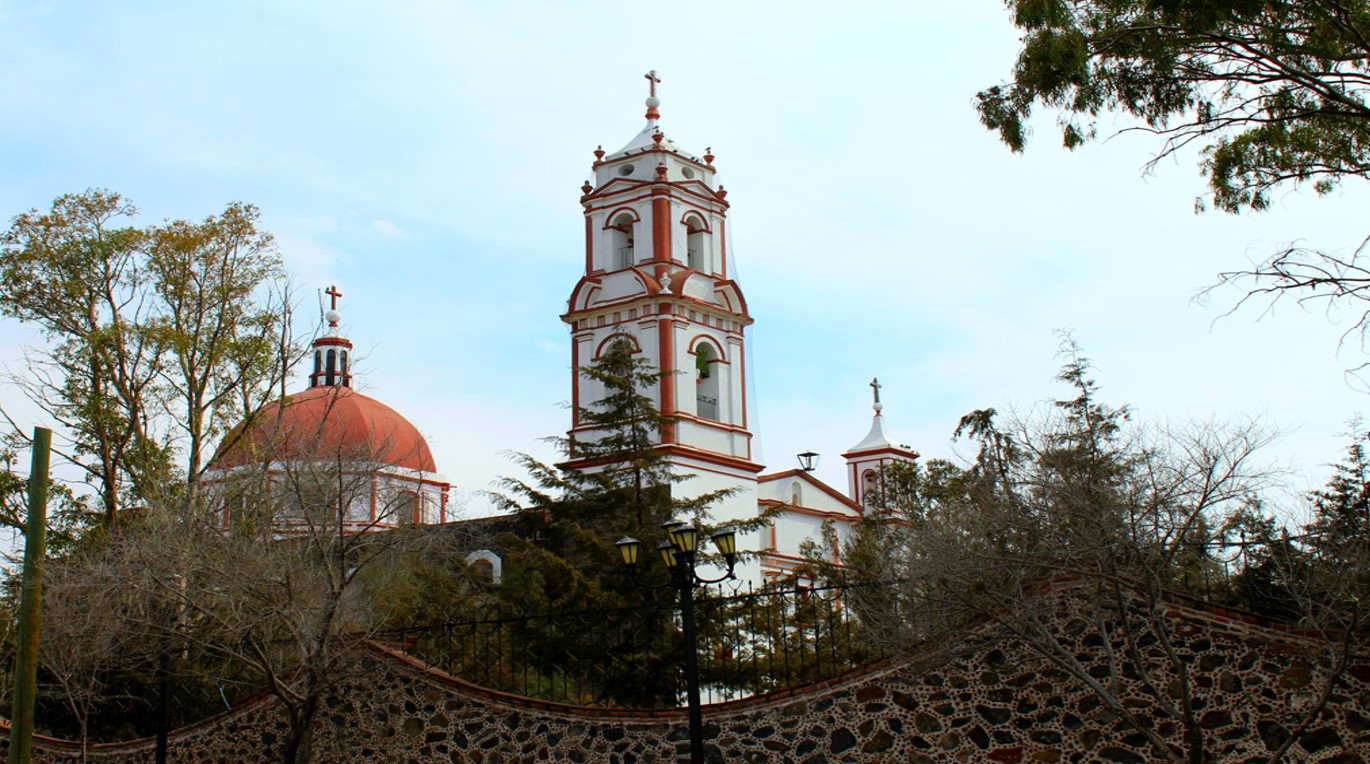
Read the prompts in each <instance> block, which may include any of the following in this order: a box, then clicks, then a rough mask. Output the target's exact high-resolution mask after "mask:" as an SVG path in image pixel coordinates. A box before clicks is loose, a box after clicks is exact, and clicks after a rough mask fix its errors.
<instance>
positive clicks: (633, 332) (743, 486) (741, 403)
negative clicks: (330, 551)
mask: <svg viewBox="0 0 1370 764" xmlns="http://www.w3.org/2000/svg"><path fill="white" fill-rule="evenodd" d="M647 79H648V81H649V83H650V94H649V97H648V98H647V101H646V106H647V111H646V120H647V122H646V125H645V126H644V127H643V128H642V129H641V130H640V131H639V132H638V133H637V134H636V135H635V136H633V138H632V139H631V140H629V141H628V143H627V144H626V145H624V146H623V147H622V148H620V149H618V150H617V151H614V152H612V153H610V152H606V151H604V149H603V147H600V148H598V149H596V151H595V152H594V156H595V161H594V163H593V164H592V165H591V172H592V173H593V175H592V177H593V180H587V181H586V182H585V184H584V186H582V188H581V196H580V205H581V208H582V213H583V215H584V218H585V240H584V270H583V273H582V274H581V276H580V278H579V279H578V280H577V282H576V284H575V285H574V287H573V288H572V290H571V295H570V299H569V300H568V302H567V309H566V311H565V313H563V314H562V315H561V320H562V321H563V322H564V323H565V324H566V325H567V327H568V329H569V334H570V356H571V366H572V373H571V378H570V380H569V382H570V388H571V399H570V400H571V406H570V410H571V412H572V421H571V423H570V428H569V430H568V442H569V443H570V447H571V453H570V454H569V458H568V460H567V461H566V462H564V463H563V464H562V465H561V466H563V467H564V468H569V469H593V468H594V467H595V466H596V465H595V464H594V463H593V462H592V461H591V460H589V459H588V458H585V457H584V456H582V455H578V454H577V453H576V444H577V443H585V442H586V441H587V440H593V439H594V438H595V437H596V433H595V431H594V428H593V427H592V426H591V425H590V424H589V423H586V422H582V421H580V420H579V418H578V416H577V412H579V411H581V410H584V409H587V408H591V407H593V406H594V404H595V403H596V402H597V401H599V400H600V399H601V398H603V397H604V395H605V390H604V389H603V386H602V385H601V384H599V383H597V382H596V381H594V380H593V379H589V378H587V377H586V375H584V374H583V370H584V369H585V368H586V367H587V366H588V365H590V364H593V363H594V362H595V361H596V360H597V359H598V358H600V357H601V356H602V355H603V354H604V352H605V351H606V350H607V349H608V348H609V347H610V346H611V345H613V344H615V343H627V344H628V345H629V346H630V347H631V349H632V351H633V352H634V354H636V355H638V356H639V357H641V358H642V359H644V360H646V361H647V362H648V364H649V365H650V366H651V368H653V369H655V370H657V371H659V372H660V374H659V377H658V380H657V382H656V389H654V390H646V391H644V392H645V393H646V394H648V395H649V396H650V397H651V399H652V400H653V401H654V402H655V404H656V405H657V406H658V409H659V410H660V411H661V412H662V413H663V414H665V415H666V416H667V417H669V418H670V419H671V420H672V424H671V425H670V426H669V427H666V428H663V431H662V432H661V433H659V440H660V442H659V448H660V450H661V451H662V453H664V454H665V456H666V459H667V461H668V463H669V465H670V468H671V469H672V470H673V471H674V472H675V473H676V474H679V475H685V476H689V479H688V480H686V481H683V482H680V483H677V484H675V485H673V486H672V490H673V491H676V492H685V495H684V496H682V498H688V497H689V496H697V495H700V494H703V493H710V492H714V491H719V490H724V489H727V490H730V491H731V493H730V494H729V495H728V496H727V497H726V498H724V499H722V500H720V501H719V502H718V503H716V504H714V505H712V506H711V508H710V513H711V520H712V521H713V522H714V523H716V524H724V523H727V522H729V521H744V520H754V519H756V518H757V517H758V516H760V515H762V514H765V515H767V516H769V517H770V520H769V522H768V523H767V524H766V525H765V526H764V527H762V528H761V529H760V530H758V531H757V532H756V533H754V534H752V535H750V537H746V536H743V537H739V538H738V540H737V546H738V549H739V550H740V551H743V552H755V553H757V554H756V555H754V560H753V561H752V562H749V563H745V564H744V565H743V566H742V568H741V569H740V570H739V574H740V575H741V577H743V578H744V579H750V580H752V581H753V582H760V581H763V580H765V579H768V578H776V577H784V576H787V575H790V574H791V573H792V572H793V571H794V570H795V569H796V568H797V567H799V566H800V565H801V564H803V562H804V561H805V559H804V557H803V554H802V547H803V546H804V544H805V543H806V542H812V543H814V544H818V545H819V546H818V548H819V549H820V552H821V553H822V554H823V555H824V556H825V557H830V558H831V559H832V560H833V561H836V559H837V553H838V549H839V548H840V545H841V543H842V542H843V541H844V540H846V539H847V538H848V537H849V534H850V530H851V529H852V527H854V526H855V524H856V523H857V522H859V521H860V520H861V518H862V517H863V516H864V513H865V508H866V507H867V506H868V504H869V503H870V502H871V501H872V500H873V499H875V498H878V493H879V491H880V490H881V470H882V468H884V467H886V466H888V465H890V464H892V463H896V462H912V461H913V460H915V459H917V458H918V454H917V452H915V451H913V450H912V449H910V448H908V447H907V446H901V445H898V444H896V443H895V442H894V441H893V440H892V438H891V437H890V436H889V435H888V433H887V432H886V428H885V421H884V417H883V412H882V406H881V403H880V393H879V383H878V382H874V381H873V382H872V383H871V384H872V388H873V390H874V417H873V419H872V423H871V425H870V429H869V431H868V433H867V435H866V437H865V438H863V439H862V440H861V441H859V442H858V443H857V444H856V445H854V446H853V447H852V448H850V449H849V450H848V451H847V452H846V453H844V454H843V455H842V456H843V458H844V459H845V460H846V468H847V477H848V481H847V483H848V485H847V486H846V489H845V490H840V489H838V488H835V487H833V486H829V485H827V484H825V483H824V482H822V481H821V480H819V479H817V478H816V477H815V476H814V475H813V474H812V473H811V472H810V471H809V468H810V466H809V465H806V466H805V468H800V469H786V470H780V471H771V472H767V471H766V469H765V467H764V465H762V464H760V463H759V462H758V461H757V460H756V458H755V454H754V450H753V435H754V433H753V432H752V429H751V428H752V426H753V425H752V422H753V421H755V420H754V418H753V417H752V416H750V413H751V411H752V405H753V402H752V401H750V400H749V398H748V384H747V374H748V363H747V342H748V337H747V328H748V327H749V326H751V325H752V322H753V318H752V316H751V313H750V312H749V310H748V307H747V301H746V298H745V297H744V295H743V292H742V288H741V286H740V285H739V284H738V283H737V282H736V281H735V280H734V278H733V275H732V274H733V267H732V266H733V257H734V254H733V253H732V252H730V251H729V249H728V236H727V232H728V225H729V218H728V213H729V209H730V205H729V202H728V200H727V197H728V192H727V190H726V189H725V188H724V187H723V186H722V185H721V184H720V183H718V178H717V175H718V168H717V167H716V166H715V164H714V159H715V157H714V156H713V153H712V150H711V149H705V150H704V153H703V154H700V155H696V154H694V153H691V152H689V151H687V150H685V149H684V148H682V147H680V146H677V145H676V144H675V143H674V142H673V141H672V140H670V139H669V138H668V137H667V136H666V134H665V132H664V131H663V130H662V127H661V114H660V100H659V99H658V97H657V94H656V87H657V84H658V83H659V82H660V80H659V79H658V78H657V77H656V73H655V72H652V73H650V74H648V75H647ZM327 294H329V295H330V296H331V297H332V300H333V303H332V306H331V308H330V310H328V311H327V312H326V313H325V314H324V318H325V320H327V321H328V324H329V328H328V330H327V331H326V332H325V333H324V334H323V335H322V336H321V337H319V338H318V339H316V340H315V341H314V348H313V355H312V371H311V373H310V375H309V387H308V389H306V390H304V391H303V392H301V393H298V394H295V395H291V396H287V397H286V398H284V399H282V400H281V401H278V402H276V403H273V404H271V405H270V406H268V407H266V408H264V409H263V410H262V411H260V412H258V415H257V416H255V417H254V418H253V420H252V421H251V422H250V423H245V424H244V425H242V426H240V427H239V428H238V429H237V430H235V431H234V432H233V433H230V436H229V437H228V438H227V439H226V441H225V445H224V446H221V448H220V452H219V453H218V454H217V455H216V456H215V459H214V461H213V463H212V469H211V471H210V476H209V478H210V481H211V482H220V483H223V482H225V481H227V480H228V479H229V478H230V477H231V476H232V475H233V474H234V473H235V472H238V471H242V470H245V469H247V468H249V467H256V468H262V467H264V468H265V470H266V473H267V474H268V475H270V474H271V473H272V472H273V470H274V471H275V472H276V473H279V474H285V473H287V472H288V471H289V468H291V467H292V466H295V465H298V464H300V463H303V462H309V461H311V460H315V461H318V460H324V461H327V460H329V459H333V460H335V461H336V459H337V457H338V456H339V455H340V454H348V455H351V456H353V457H354V458H356V459H358V460H360V461H359V463H360V462H365V464H366V466H367V469H369V470H370V471H371V472H372V473H374V478H373V483H374V485H372V486H371V487H370V488H369V489H368V490H364V491H362V492H360V494H359V495H358V496H356V497H353V498H352V499H350V500H348V501H347V502H346V504H347V506H346V507H345V508H343V509H341V510H340V511H342V512H343V514H344V519H345V521H346V525H347V528H348V529H349V530H350V531H352V532H364V531H370V530H384V529H387V528H393V527H396V526H398V525H401V524H406V523H423V524H444V523H448V522H454V521H459V520H458V519H457V518H453V517H449V515H448V497H449V492H450V490H451V485H450V484H449V483H448V482H447V481H446V480H445V479H444V478H443V477H442V475H441V474H439V473H438V471H437V465H436V464H435V463H434V460H433V457H432V454H431V453H430V451H429V448H428V444H427V442H426V441H425V440H424V438H423V436H422V435H421V434H419V431H418V430H417V428H415V427H414V426H413V424H412V423H410V422H409V421H408V420H407V419H405V418H404V417H403V416H402V415H400V414H399V413H398V412H395V411H394V410H393V409H391V408H389V407H388V406H386V405H385V404H383V403H381V402H380V401H377V400H375V399H373V398H370V397H368V396H365V395H362V394H361V393H358V392H356V391H355V390H353V389H352V388H351V379H352V375H351V370H350V368H349V356H350V354H351V350H352V344H351V342H350V341H348V340H347V339H346V338H345V337H343V336H342V335H341V333H340V332H339V330H338V323H339V320H340V314H339V313H338V311H337V298H338V297H339V296H340V294H339V293H338V292H337V290H336V289H334V288H332V287H330V288H329V290H328V292H327ZM231 523H232V508H231V507H226V508H225V510H224V525H225V527H226V528H227V527H229V526H230V525H231ZM277 523H278V525H279V526H280V528H279V532H280V533H282V534H289V533H290V532H291V529H290V527H289V518H288V517H284V516H278V518H277ZM481 554H485V555H486V557H482V558H481V559H483V560H485V561H486V562H488V563H490V564H492V565H495V566H496V567H498V559H494V560H493V561H492V560H489V559H487V557H488V556H489V555H493V553H491V552H488V550H486V551H483V552H482V553H481ZM494 577H495V578H498V574H497V573H496V575H495V576H494Z"/></svg>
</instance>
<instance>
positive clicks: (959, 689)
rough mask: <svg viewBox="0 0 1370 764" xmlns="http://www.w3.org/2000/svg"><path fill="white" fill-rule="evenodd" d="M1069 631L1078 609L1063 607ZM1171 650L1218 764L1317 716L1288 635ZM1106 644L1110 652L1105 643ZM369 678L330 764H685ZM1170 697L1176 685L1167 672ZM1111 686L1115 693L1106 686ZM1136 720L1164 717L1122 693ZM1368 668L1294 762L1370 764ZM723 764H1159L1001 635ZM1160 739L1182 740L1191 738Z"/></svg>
mask: <svg viewBox="0 0 1370 764" xmlns="http://www.w3.org/2000/svg"><path fill="white" fill-rule="evenodd" d="M1056 597H1058V598H1059V599H1057V600H1056V613H1057V614H1059V615H1061V617H1062V619H1064V618H1065V617H1067V616H1068V615H1069V610H1070V599H1069V596H1068V595H1066V596H1062V595H1060V594H1059V593H1058V594H1057V595H1056ZM1171 624H1172V627H1173V629H1172V633H1173V635H1174V638H1175V643H1176V645H1177V646H1178V649H1179V651H1180V653H1181V654H1183V655H1185V656H1186V659H1187V660H1189V661H1190V663H1191V665H1192V666H1193V667H1194V684H1195V691H1194V692H1193V693H1191V696H1192V697H1194V698H1195V703H1196V710H1197V712H1198V714H1199V718H1200V719H1201V723H1202V727H1203V728H1204V730H1205V734H1206V736H1207V737H1208V739H1209V741H1210V750H1212V751H1213V752H1214V753H1215V754H1216V761H1218V762H1256V761H1265V760H1266V757H1268V755H1269V751H1270V750H1271V749H1272V748H1274V747H1276V746H1278V745H1279V744H1280V743H1281V742H1283V741H1284V740H1286V739H1288V738H1289V736H1290V734H1291V729H1290V727H1291V726H1292V724H1293V723H1294V722H1295V721H1296V720H1297V719H1298V718H1299V717H1300V716H1301V715H1302V714H1301V711H1300V709H1303V708H1307V707H1308V706H1307V705H1306V704H1308V703H1310V702H1313V701H1314V700H1315V698H1316V693H1317V691H1318V688H1319V687H1320V686H1321V685H1320V681H1319V679H1320V672H1319V669H1318V668H1317V667H1316V664H1315V662H1314V661H1312V660H1310V659H1309V658H1308V657H1307V656H1308V655H1311V653H1309V650H1314V649H1315V648H1316V643H1314V642H1310V641H1308V640H1306V639H1304V638H1303V637H1301V636H1300V635H1299V634H1297V633H1294V632H1292V631H1290V630H1288V629H1278V628H1274V627H1269V626H1263V625H1260V624H1258V623H1255V622H1254V621H1253V620H1251V619H1248V618H1243V617H1240V616H1237V615H1236V614H1232V613H1224V612H1221V611H1212V610H1201V609H1195V608H1191V607H1185V606H1179V605H1177V606H1176V607H1175V608H1174V609H1173V610H1172V611H1171ZM1096 641H1097V640H1096ZM1071 648H1072V649H1073V650H1075V651H1076V652H1075V655H1076V656H1077V657H1081V658H1082V659H1083V660H1084V661H1085V662H1086V664H1087V665H1090V666H1092V667H1094V668H1096V669H1097V668H1099V667H1100V666H1102V665H1103V662H1104V661H1105V660H1106V657H1105V652H1104V651H1103V650H1101V649H1098V648H1099V646H1098V645H1097V644H1092V640H1091V637H1090V636H1089V635H1088V634H1082V635H1081V636H1080V637H1079V639H1078V642H1077V643H1075V644H1072V645H1071ZM363 662H364V666H363V668H364V669H365V671H363V672H360V673H359V674H358V675H357V678H356V679H354V680H351V681H348V682H344V683H342V684H340V685H339V686H337V687H335V688H334V690H333V691H332V693H331V694H330V696H329V697H328V699H327V701H326V702H325V704H324V707H323V711H322V712H321V714H320V717H319V723H318V734H317V736H316V738H315V751H316V754H317V756H316V761H318V762H330V763H331V764H351V763H352V762H357V763H358V764H360V763H361V762H377V761H384V762H415V763H422V764H429V763H433V764H436V763H437V762H443V763H453V762H459V763H466V762H470V763H473V764H474V763H476V762H479V763H481V764H489V763H492V762H541V761H550V762H585V763H587V764H588V763H590V762H596V763H598V762H609V763H612V764H648V763H650V762H675V761H679V760H681V756H682V755H683V754H684V752H685V750H686V745H687V744H686V740H685V734H686V733H685V717H684V714H683V712H681V711H678V710H671V711H632V710H605V709H589V708H578V707H572V706H562V705H557V704H550V703H543V702H538V701H532V700H528V699H522V698H516V697H512V696H507V695H502V694H499V693H493V692H490V691H486V690H482V689H480V688H476V687H472V686H470V685H467V684H464V683H462V682H460V681H457V680H454V679H452V678H450V677H447V676H445V675H442V674H440V673H439V672H436V671H433V670H431V669H428V668H427V667H425V666H424V665H422V664H421V663H419V662H417V661H415V660H413V659H411V658H409V657H407V656H404V655H401V654H398V653H394V652H391V651H389V650H386V649H384V648H380V647H375V648H373V650H372V651H371V653H370V654H368V655H367V656H366V657H365V658H364V659H363ZM1157 672H1158V675H1159V676H1160V677H1161V678H1162V680H1163V681H1165V682H1170V681H1173V679H1174V677H1173V676H1170V675H1169V674H1167V673H1166V672H1165V671H1164V670H1163V669H1161V668H1158V670H1157ZM1098 673H1099V675H1100V676H1104V673H1103V671H1102V670H1100V671H1099V672H1098ZM1121 695H1122V697H1123V698H1124V703H1125V705H1126V706H1127V707H1128V708H1130V709H1136V710H1137V711H1138V712H1139V714H1141V715H1145V716H1150V715H1148V714H1147V713H1146V709H1147V708H1149V707H1150V704H1151V703H1152V702H1153V701H1152V700H1151V699H1150V698H1149V697H1148V695H1147V692H1146V691H1145V688H1144V687H1143V686H1142V685H1141V683H1140V682H1138V681H1130V682H1125V683H1124V685H1123V688H1122V692H1121ZM1367 707H1370V662H1361V663H1359V664H1357V665H1355V666H1354V668H1353V669H1352V671H1350V672H1349V674H1348V675H1347V676H1346V677H1345V678H1344V680H1343V681H1342V682H1341V683H1339V684H1338V685H1337V686H1336V687H1335V692H1334V693H1333V694H1332V696H1331V701H1330V703H1329V704H1328V707H1327V709H1326V711H1325V712H1324V713H1323V714H1322V715H1321V716H1320V717H1319V718H1318V719H1317V720H1316V721H1315V723H1313V724H1312V725H1311V726H1310V727H1309V728H1308V729H1307V730H1305V731H1304V732H1303V733H1302V734H1300V735H1299V736H1298V740H1297V742H1296V743H1295V744H1294V746H1293V748H1292V749H1291V751H1290V753H1289V755H1288V756H1287V757H1286V759H1285V761H1290V762H1306V761H1307V762H1323V763H1324V764H1355V763H1357V762H1360V763H1362V764H1365V763H1367V762H1370V713H1367V710H1366V709H1367ZM704 720H705V726H706V734H707V737H708V738H709V739H710V741H711V748H710V759H711V760H716V761H726V762H752V763H757V764H759V763H761V762H776V763H777V764H778V763H780V762H796V763H799V762H802V763H804V764H818V763H819V762H911V763H926V762H938V763H940V762H985V761H988V762H1005V763H1007V764H1012V763H1013V762H1028V763H1031V762H1046V763H1047V764H1051V763H1052V762H1099V761H1102V762H1118V763H1122V764H1142V763H1143V762H1147V761H1153V760H1155V758H1156V757H1155V756H1154V755H1153V754H1152V752H1151V751H1150V750H1149V749H1148V747H1147V742H1146V740H1145V738H1144V736H1142V735H1140V734H1138V733H1137V731H1136V730H1135V729H1134V728H1133V727H1131V726H1130V725H1128V724H1126V723H1125V722H1124V721H1123V720H1122V719H1120V718H1119V715H1118V714H1117V713H1114V712H1113V711H1110V710H1109V709H1107V708H1105V707H1104V706H1103V704H1102V703H1101V702H1100V700H1099V696H1098V695H1097V694H1095V693H1093V692H1091V691H1090V690H1089V689H1088V688H1086V687H1084V686H1083V685H1082V684H1081V683H1080V682H1078V681H1073V680H1069V679H1068V678H1067V677H1066V675H1065V674H1064V673H1063V672H1062V671H1061V670H1060V669H1058V668H1056V667H1054V666H1052V665H1051V664H1049V663H1047V662H1046V661H1044V660H1043V659H1041V658H1040V657H1039V656H1038V655H1037V654H1035V653H1034V652H1032V651H1031V650H1029V649H1027V648H1026V647H1025V646H1024V645H1023V644H1022V643H1020V642H1018V641H1016V640H1014V639H1011V638H1005V637H1002V636H1000V635H997V634H996V632H995V630H994V629H992V628H988V627H986V628H982V629H978V630H972V631H970V632H968V633H966V634H963V635H960V637H959V638H958V639H956V640H955V641H953V642H948V643H945V644H940V645H927V646H925V649H923V650H920V651H918V654H917V655H914V656H912V657H909V658H904V659H900V660H898V661H888V662H885V663H882V664H878V665H873V666H869V667H867V668H865V669H861V670H859V671H857V672H853V673H851V674H847V675H845V676H843V677H841V678H840V679H838V680H834V681H829V682H825V683H821V684H817V685H811V686H808V687H805V688H799V689H796V690H791V691H786V692H783V693H775V694H771V695H766V696H760V697H756V698H749V699H747V700H743V701H735V702H732V703H723V704H717V705H713V706H707V707H706V708H705V716H704ZM1155 728H1156V731H1157V732H1158V733H1159V734H1161V735H1162V736H1163V737H1164V738H1166V739H1167V740H1173V741H1178V740H1179V735H1180V734H1181V730H1180V729H1179V728H1178V726H1177V725H1175V724H1173V723H1170V722H1166V721H1161V722H1158V723H1157V724H1156V727H1155ZM284 736H285V725H284V722H283V720H282V718H281V716H280V714H279V713H278V712H277V710H276V709H275V708H274V706H273V704H272V703H271V702H270V701H258V702H256V703H252V704H249V705H247V706H246V707H243V708H239V709H237V710H235V711H234V712H232V713H230V714H226V715H224V716H221V717H218V718H215V719H210V720H207V721H206V722H204V723H201V724H199V725H195V726H194V727H191V728H187V729H184V730H180V731H178V732H177V733H175V734H174V735H173V737H172V743H171V752H172V753H171V761H173V762H177V763H179V764H192V763H194V764H201V763H204V764H208V763H210V762H214V763H216V764H217V763H220V762H243V763H245V764H248V763H251V762H267V761H272V760H273V759H272V752H273V751H274V750H276V747H277V745H278V743H279V741H280V740H282V739H283V738H284ZM35 749H36V751H35V752H36V756H35V761H37V762H42V763H43V764H56V763H57V762H75V761H79V748H78V747H77V746H75V745H74V744H71V743H66V742H62V741H51V740H40V741H38V743H37V744H36V746H35ZM91 754H92V755H91V760H92V761H95V762H100V764H134V763H135V762H138V763H140V764H141V763H143V762H147V763H149V764H150V762H152V759H153V756H152V744H151V742H150V741H138V742H135V743H129V744H120V745H102V746H95V747H93V749H92V752H91Z"/></svg>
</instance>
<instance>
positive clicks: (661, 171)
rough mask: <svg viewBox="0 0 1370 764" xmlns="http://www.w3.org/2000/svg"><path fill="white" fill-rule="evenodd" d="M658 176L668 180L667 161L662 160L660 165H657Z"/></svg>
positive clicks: (658, 178) (660, 178)
mask: <svg viewBox="0 0 1370 764" xmlns="http://www.w3.org/2000/svg"><path fill="white" fill-rule="evenodd" d="M656 178H657V180H666V163H665V162H662V163H661V164H659V165H657V166H656Z"/></svg>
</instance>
